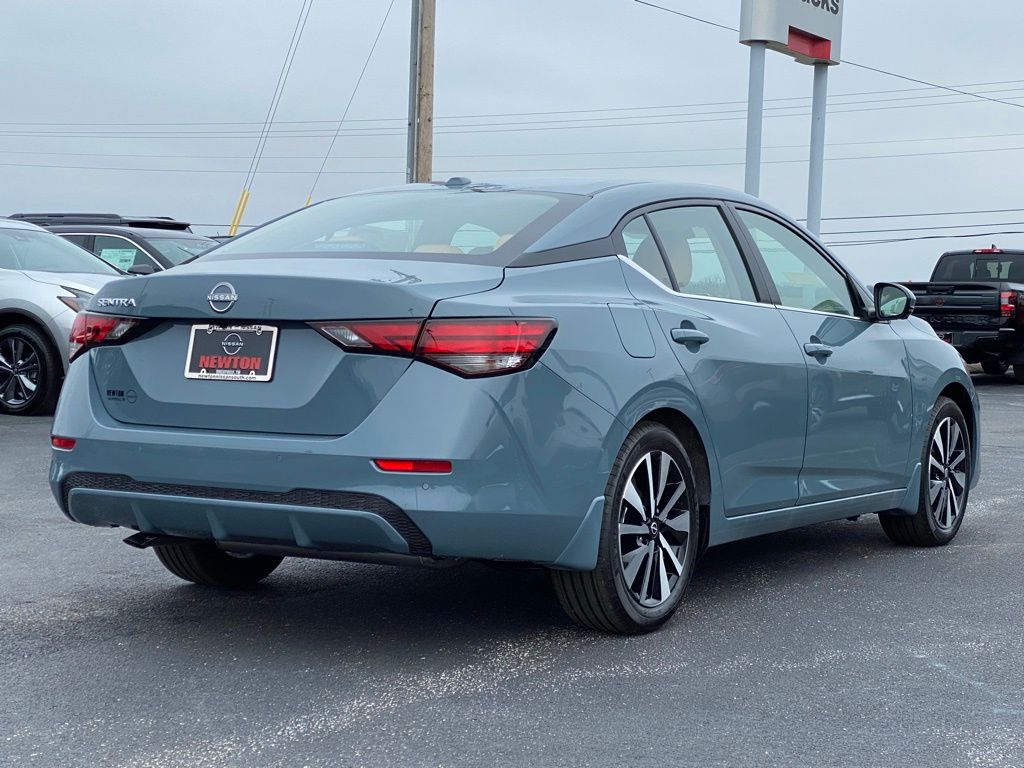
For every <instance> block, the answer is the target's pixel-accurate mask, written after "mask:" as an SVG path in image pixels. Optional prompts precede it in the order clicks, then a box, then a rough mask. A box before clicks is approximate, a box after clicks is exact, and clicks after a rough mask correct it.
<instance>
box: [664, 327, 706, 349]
mask: <svg viewBox="0 0 1024 768" xmlns="http://www.w3.org/2000/svg"><path fill="white" fill-rule="evenodd" d="M672 341H674V342H675V343H676V344H698V345H700V344H707V343H708V342H709V341H711V337H710V336H708V335H707V334H706V333H704V332H703V331H698V330H695V329H693V328H673V329H672Z"/></svg>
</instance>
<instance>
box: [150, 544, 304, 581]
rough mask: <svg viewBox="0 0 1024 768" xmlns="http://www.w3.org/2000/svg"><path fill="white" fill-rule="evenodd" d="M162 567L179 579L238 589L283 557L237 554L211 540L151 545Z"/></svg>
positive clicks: (260, 577)
mask: <svg viewBox="0 0 1024 768" xmlns="http://www.w3.org/2000/svg"><path fill="white" fill-rule="evenodd" d="M153 551H154V552H156V556H157V557H158V558H159V559H160V562H161V563H163V566H164V568H166V569H167V570H168V571H170V572H171V573H173V574H174V575H175V576H177V577H178V578H179V579H184V580H185V581H191V582H192V583H193V584H202V585H204V586H208V587H226V588H234V589H239V588H242V587H251V586H252V585H254V584H256V583H257V582H260V581H262V580H263V579H265V578H266V577H267V576H269V575H270V574H271V573H273V572H274V569H275V568H277V566H279V565H280V564H281V561H282V560H283V559H284V558H281V557H273V556H271V555H237V554H232V553H231V552H225V551H224V550H222V549H219V548H217V547H216V546H215V545H213V544H208V543H206V542H194V543H189V544H161V545H159V546H156V547H153Z"/></svg>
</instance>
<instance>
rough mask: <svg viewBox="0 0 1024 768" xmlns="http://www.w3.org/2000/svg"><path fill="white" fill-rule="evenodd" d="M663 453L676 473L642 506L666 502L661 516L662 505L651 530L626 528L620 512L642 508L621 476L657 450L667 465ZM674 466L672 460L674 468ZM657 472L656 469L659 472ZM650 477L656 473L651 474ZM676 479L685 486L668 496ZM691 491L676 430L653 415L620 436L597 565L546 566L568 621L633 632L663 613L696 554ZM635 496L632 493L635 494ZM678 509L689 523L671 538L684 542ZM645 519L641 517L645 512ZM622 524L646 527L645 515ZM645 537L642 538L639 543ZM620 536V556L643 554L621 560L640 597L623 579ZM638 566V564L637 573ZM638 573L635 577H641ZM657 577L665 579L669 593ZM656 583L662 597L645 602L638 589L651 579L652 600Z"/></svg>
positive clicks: (671, 607)
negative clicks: (632, 501)
mask: <svg viewBox="0 0 1024 768" xmlns="http://www.w3.org/2000/svg"><path fill="white" fill-rule="evenodd" d="M662 453H664V454H667V455H668V456H669V457H670V458H671V459H672V461H673V462H674V465H669V469H668V470H667V474H668V475H669V476H671V477H673V478H674V477H675V476H676V475H678V476H679V477H680V481H679V482H674V483H669V484H666V485H664V486H663V488H662V489H660V490H659V491H657V492H656V494H655V495H656V501H655V502H654V504H653V505H651V504H649V503H648V504H647V506H654V507H657V508H659V509H660V508H666V507H667V509H664V517H663V516H662V513H661V512H659V513H658V514H657V515H655V518H656V521H655V525H654V527H653V528H649V534H650V535H647V534H645V535H635V534H632V533H631V534H627V535H624V534H622V532H621V530H622V529H621V528H620V517H621V516H622V515H635V516H637V517H635V518H634V519H636V520H639V519H640V517H643V515H642V514H641V512H642V511H641V512H637V508H636V507H635V506H631V505H629V504H627V503H625V502H624V500H623V497H624V495H625V492H626V485H627V482H628V481H629V480H630V478H631V476H633V474H634V473H636V472H638V471H643V470H641V465H643V466H650V465H644V464H643V462H644V458H645V457H646V456H647V455H648V454H651V455H652V456H659V459H658V461H659V466H661V467H664V466H665V465H664V464H662V463H661V459H660V454H662ZM672 466H674V467H675V469H674V470H673V469H672ZM652 471H653V470H652ZM660 477H661V476H660V475H659V476H658V479H659V480H660ZM652 482H655V481H654V480H652ZM680 484H681V485H682V486H683V491H682V495H681V496H679V497H678V500H676V501H675V502H674V503H671V504H670V502H672V497H673V496H675V493H676V492H677V491H678V489H679V487H680ZM633 487H634V488H635V487H636V486H635V485H634V486H633ZM652 487H653V486H652ZM695 492H696V484H695V483H694V478H693V468H692V465H691V463H690V459H689V456H688V455H687V451H686V448H685V447H684V446H683V444H682V443H681V442H680V441H679V438H678V437H676V435H675V434H674V433H673V432H672V431H671V430H669V429H668V428H667V427H665V426H664V425H662V424H658V423H655V422H643V423H641V424H639V425H638V426H637V427H636V428H635V429H634V430H633V431H632V432H631V433H630V435H629V437H627V438H626V441H625V443H624V444H623V446H622V448H621V449H620V450H619V454H618V456H617V457H616V459H615V463H614V465H613V466H612V470H611V473H610V474H609V477H608V484H607V486H606V488H605V505H604V513H603V521H602V528H601V540H600V544H599V546H598V555H597V567H596V568H595V569H594V570H593V571H586V572H579V571H555V570H553V571H551V578H552V583H553V584H554V588H555V592H556V594H557V595H558V600H559V602H560V603H561V604H562V608H563V609H564V610H565V612H566V613H567V614H568V615H569V617H570V618H571V619H572V620H573V621H574V622H576V623H577V624H579V625H580V626H583V627H586V628H588V629H594V630H597V631H600V632H611V633H617V634H639V633H643V632H650V631H651V630H654V629H657V628H658V627H660V626H661V625H662V624H664V623H665V622H666V621H668V619H669V618H670V617H671V616H672V614H673V613H675V611H676V609H677V608H678V606H679V603H680V601H681V600H682V598H683V594H684V592H685V591H686V587H687V585H688V584H689V581H690V576H691V575H692V573H693V568H694V563H695V562H696V560H697V557H698V555H699V552H698V544H699V542H700V540H701V538H700V534H701V530H700V526H701V519H700V514H699V510H698V502H697V498H696V495H695ZM650 495H651V494H650V493H648V494H647V496H648V498H649V497H650ZM634 498H637V497H636V496H635V495H634ZM684 513H685V515H686V516H687V517H688V520H689V525H688V531H687V533H686V534H685V542H684V543H682V544H679V545H678V548H676V547H677V544H676V543H677V542H683V537H684V534H683V533H680V532H679V531H677V529H676V526H681V525H684V524H685V523H684V522H683V520H684ZM644 519H645V520H646V519H647V518H646V517H644ZM623 525H626V526H627V527H630V528H639V527H643V526H645V525H646V526H648V527H650V522H649V521H648V522H642V523H639V524H638V525H629V524H627V523H625V522H624V523H623ZM659 526H660V529H659ZM659 535H660V536H659ZM645 538H646V539H647V541H648V543H647V544H641V542H642V541H643V540H644V539H645ZM624 542H625V543H626V544H630V543H632V545H633V546H632V548H631V549H630V550H629V551H628V552H627V553H626V556H627V557H628V556H629V555H633V556H634V557H633V559H634V560H639V561H641V562H640V563H639V565H638V566H637V567H636V568H633V566H632V563H630V564H629V565H627V566H626V568H627V569H632V570H633V573H634V576H633V579H632V581H631V584H632V585H635V584H637V583H640V585H641V586H640V587H639V589H640V590H641V595H640V596H639V597H638V596H637V595H636V594H634V592H633V589H634V587H633V586H631V584H627V576H626V575H625V573H624V569H623V556H622V547H623V546H624ZM659 542H663V543H664V544H665V546H664V547H662V546H661V545H660V544H659ZM669 548H671V549H672V552H671V553H667V552H666V550H667V549H669ZM641 550H644V553H643V554H640V555H639V556H637V554H638V553H640V552H641ZM672 557H675V561H676V563H678V565H679V568H678V569H677V568H676V567H675V565H674V564H673V563H672ZM648 561H649V562H648ZM645 564H646V565H645ZM655 564H657V565H655ZM655 568H660V571H657V572H655V571H654V569H655ZM669 568H671V569H672V574H671V575H670V576H669V579H670V581H666V582H661V581H660V580H659V583H658V584H655V579H656V577H657V576H658V575H659V574H660V575H661V576H662V577H663V578H664V576H665V574H666V572H667V570H668V569H669ZM644 569H647V570H644ZM640 571H643V574H642V575H641V573H640ZM648 575H650V581H648ZM638 576H639V577H640V578H639V582H638V580H637V577H638ZM673 582H674V583H673ZM661 584H669V589H668V596H667V598H666V596H665V594H664V587H662V586H661ZM656 586H657V587H658V593H659V594H658V598H659V599H660V602H659V603H658V604H656V605H644V604H643V603H644V600H643V591H644V590H645V589H647V588H648V587H650V588H651V590H652V591H651V593H650V601H653V600H654V599H655V598H654V591H653V590H654V587H656ZM650 601H649V602H650Z"/></svg>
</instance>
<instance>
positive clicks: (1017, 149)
mask: <svg viewBox="0 0 1024 768" xmlns="http://www.w3.org/2000/svg"><path fill="white" fill-rule="evenodd" d="M1020 151H1024V147H1002V148H987V149H963V150H947V151H943V152H905V153H899V154H890V155H851V156H848V157H829V158H826V160H827V161H828V162H840V161H845V160H893V159H900V158H915V157H939V156H943V157H945V156H950V155H968V154H982V153H991V152H1020ZM763 162H764V164H765V165H790V164H799V163H806V162H807V159H806V158H795V159H789V160H765V161H763ZM741 165H743V162H742V161H730V162H715V163H659V164H657V165H592V166H570V167H561V168H551V167H544V168H459V169H454V170H452V171H439V173H440V174H441V175H446V174H449V173H455V172H458V173H543V172H549V173H565V172H570V173H571V172H578V171H650V170H662V169H668V168H673V169H677V168H730V167H735V166H741ZM0 167H9V168H56V169H68V170H92V171H132V172H165V173H207V174H210V173H212V174H217V173H221V174H233V173H237V172H238V169H232V168H123V167H112V166H89V165H65V164H50V163H0ZM262 173H264V174H274V175H282V174H285V175H287V174H304V173H314V174H315V173H317V171H315V170H313V169H299V168H295V169H274V170H264V171H262ZM320 173H321V174H328V175H338V174H341V175H374V174H389V173H397V171H395V170H392V169H388V168H377V169H372V168H368V169H360V170H354V169H348V170H321V171H320Z"/></svg>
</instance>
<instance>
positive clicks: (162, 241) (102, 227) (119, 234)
mask: <svg viewBox="0 0 1024 768" xmlns="http://www.w3.org/2000/svg"><path fill="white" fill-rule="evenodd" d="M8 218H11V219H20V220H21V221H29V222H32V223H33V224H38V225H39V226H41V227H46V228H47V229H48V230H50V231H51V232H53V233H54V234H58V235H60V236H61V237H63V238H64V239H66V240H70V241H71V242H73V243H75V244H76V245H80V246H81V247H83V248H85V249H86V250H87V251H92V252H93V253H95V254H96V255H97V256H99V257H100V258H101V259H103V260H104V261H106V262H107V263H108V264H111V265H113V266H115V267H117V268H118V269H121V270H123V271H125V272H131V273H133V274H137V275H147V274H151V273H153V272H159V271H161V270H164V269H170V268H171V267H173V266H175V265H177V264H180V263H181V262H183V261H185V260H186V259H190V258H192V257H193V256H197V255H198V254H200V253H203V252H204V251H208V250H209V249H210V248H213V247H214V246H215V245H217V244H218V243H217V241H216V240H211V239H210V238H208V237H203V236H202V235H197V234H195V233H193V232H192V230H191V228H190V227H189V224H188V222H187V221H176V220H175V219H171V218H167V217H163V216H153V217H149V218H145V217H126V216H118V215H117V214H115V213H15V214H12V215H11V216H9V217H8Z"/></svg>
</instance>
